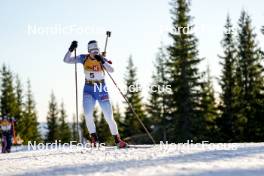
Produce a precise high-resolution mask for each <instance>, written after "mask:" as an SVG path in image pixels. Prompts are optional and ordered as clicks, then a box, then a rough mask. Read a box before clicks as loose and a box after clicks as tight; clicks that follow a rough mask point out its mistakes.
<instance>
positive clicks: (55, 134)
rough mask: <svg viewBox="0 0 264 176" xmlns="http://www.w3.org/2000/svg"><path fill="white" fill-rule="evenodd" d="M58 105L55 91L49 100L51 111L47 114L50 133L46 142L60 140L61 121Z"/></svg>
mask: <svg viewBox="0 0 264 176" xmlns="http://www.w3.org/2000/svg"><path fill="white" fill-rule="evenodd" d="M58 115H59V112H58V105H57V102H56V98H55V95H54V93H53V92H52V93H51V96H50V101H49V111H48V115H47V128H48V133H47V136H46V142H54V141H55V140H59V138H60V137H59V122H58V119H59V117H58Z"/></svg>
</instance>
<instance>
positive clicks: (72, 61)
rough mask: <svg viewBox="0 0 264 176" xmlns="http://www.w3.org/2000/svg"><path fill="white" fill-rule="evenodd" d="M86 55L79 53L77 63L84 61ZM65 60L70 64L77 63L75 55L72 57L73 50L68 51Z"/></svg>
mask: <svg viewBox="0 0 264 176" xmlns="http://www.w3.org/2000/svg"><path fill="white" fill-rule="evenodd" d="M83 59H84V55H78V56H76V63H83ZM63 61H64V62H65V63H68V64H74V63H75V57H71V52H70V51H68V52H67V53H66V54H65V56H64V59H63Z"/></svg>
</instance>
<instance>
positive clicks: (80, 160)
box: [0, 143, 264, 176]
mask: <svg viewBox="0 0 264 176" xmlns="http://www.w3.org/2000/svg"><path fill="white" fill-rule="evenodd" d="M232 145H233V147H234V146H235V148H228V149H222V148H221V147H222V146H223V144H207V145H206V147H199V146H196V145H194V146H193V147H188V146H180V145H169V146H165V147H164V146H163V147H161V146H160V145H157V146H155V147H152V148H137V149H135V148H129V149H122V150H114V149H110V148H106V149H101V150H97V149H93V150H91V149H88V150H83V149H67V150H65V149H49V150H36V151H28V150H24V151H15V152H13V153H10V154H0V168H1V172H0V175H5V176H7V175H27V176H28V175H47V176H51V175H92V176H101V175H103V176H105V175H106V176H127V175H133V176H148V175H152V176H158V175H160V176H174V175H175V176H178V175H179V176H181V175H185V176H187V175H192V176H211V175H212V176H229V175H230V176H231V175H232V176H236V175H238V176H264V143H245V144H232ZM216 148H217V149H216Z"/></svg>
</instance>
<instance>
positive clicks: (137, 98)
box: [124, 56, 147, 137]
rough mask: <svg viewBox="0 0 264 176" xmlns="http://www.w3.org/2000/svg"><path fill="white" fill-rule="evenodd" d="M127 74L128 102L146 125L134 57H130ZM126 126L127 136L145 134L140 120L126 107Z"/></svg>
mask: <svg viewBox="0 0 264 176" xmlns="http://www.w3.org/2000/svg"><path fill="white" fill-rule="evenodd" d="M126 69H127V73H126V77H125V84H126V87H127V91H126V95H125V96H126V97H127V99H128V102H129V103H130V104H131V105H132V107H133V108H134V110H135V112H136V113H137V114H138V116H139V117H140V118H141V120H142V121H143V123H145V124H146V121H147V119H146V117H145V114H144V111H143V103H142V97H141V90H140V88H138V87H139V85H138V84H137V76H136V68H135V66H134V63H133V60H132V57H131V56H130V57H129V60H128V66H127V67H126ZM124 125H125V136H127V137H129V136H133V135H136V134H142V133H145V131H144V129H143V128H142V127H141V125H140V123H139V122H138V120H137V119H136V118H135V115H134V114H133V112H132V111H131V109H130V107H129V106H128V105H126V108H125V117H124Z"/></svg>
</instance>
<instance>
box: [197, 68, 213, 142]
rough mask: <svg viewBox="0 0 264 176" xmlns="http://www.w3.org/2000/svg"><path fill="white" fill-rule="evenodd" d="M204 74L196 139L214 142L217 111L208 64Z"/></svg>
mask: <svg viewBox="0 0 264 176" xmlns="http://www.w3.org/2000/svg"><path fill="white" fill-rule="evenodd" d="M206 74H207V76H206V77H205V80H204V84H203V85H202V99H201V119H200V120H199V119H198V123H199V127H200V128H199V129H197V133H199V137H198V139H199V140H200V141H205V140H207V141H210V142H215V141H216V140H217V139H216V137H217V126H216V120H217V117H218V113H217V106H216V102H215V92H214V88H213V83H212V77H211V75H210V68H209V65H208V66H207V71H206Z"/></svg>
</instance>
